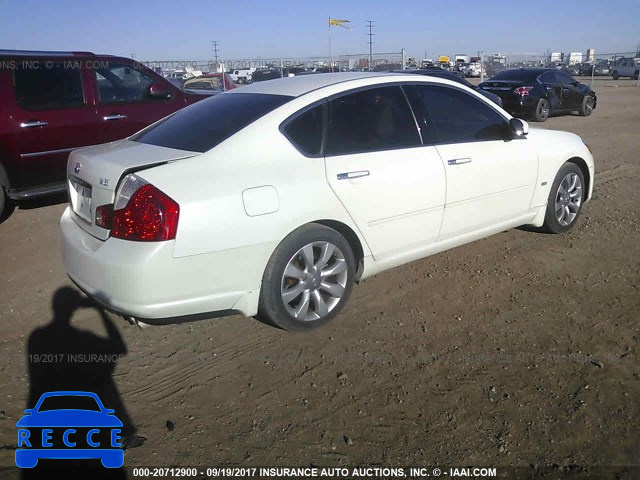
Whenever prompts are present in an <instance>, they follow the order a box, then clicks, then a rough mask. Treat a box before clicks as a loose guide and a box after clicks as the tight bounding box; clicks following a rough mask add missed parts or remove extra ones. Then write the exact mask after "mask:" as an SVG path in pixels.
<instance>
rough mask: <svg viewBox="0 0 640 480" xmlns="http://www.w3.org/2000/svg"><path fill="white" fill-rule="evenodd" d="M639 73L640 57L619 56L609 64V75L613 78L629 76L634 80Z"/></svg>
mask: <svg viewBox="0 0 640 480" xmlns="http://www.w3.org/2000/svg"><path fill="white" fill-rule="evenodd" d="M639 75H640V58H621V59H620V60H618V61H617V62H616V63H614V64H613V65H612V66H611V76H612V77H613V79H614V80H617V79H619V78H620V77H629V78H633V79H634V80H637V79H638V76H639Z"/></svg>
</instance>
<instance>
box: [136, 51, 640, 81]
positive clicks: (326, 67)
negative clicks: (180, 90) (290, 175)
mask: <svg viewBox="0 0 640 480" xmlns="http://www.w3.org/2000/svg"><path fill="white" fill-rule="evenodd" d="M479 57H480V58H481V62H482V65H483V66H484V75H483V77H484V78H490V77H492V76H493V75H495V74H497V73H499V72H500V71H502V70H506V69H510V68H530V67H554V68H558V69H561V70H564V71H566V72H567V73H569V74H571V75H573V76H575V77H590V78H591V82H592V83H596V81H598V80H605V79H609V80H611V79H615V80H617V79H618V78H623V79H624V78H626V77H629V78H634V79H636V80H638V78H637V77H638V75H637V73H636V71H635V70H633V68H636V67H637V70H640V67H639V66H638V65H640V52H614V53H598V54H596V53H595V51H594V50H593V49H589V50H587V52H586V53H582V52H572V53H558V52H550V51H547V52H544V53H540V52H538V53H536V52H529V53H526V52H525V53H522V52H518V53H494V54H486V53H480V54H479ZM437 58H443V57H437ZM444 58H450V59H451V60H452V62H451V67H453V59H454V58H455V57H454V56H449V57H444ZM475 58H476V59H477V58H478V57H475ZM139 63H142V64H144V65H146V66H147V67H149V68H151V69H153V70H155V71H156V72H158V73H161V74H163V75H167V76H171V75H174V76H187V77H188V76H192V75H193V74H195V75H199V74H205V73H211V72H223V71H224V72H228V73H231V74H232V76H233V77H234V80H236V81H237V79H238V78H242V79H246V78H248V77H247V76H246V75H245V76H243V75H242V73H239V71H242V70H245V71H247V70H249V71H253V70H255V69H263V68H272V69H273V68H275V69H280V70H281V71H282V74H283V76H287V75H297V74H299V73H301V72H303V71H320V72H323V71H327V72H328V71H334V72H336V71H366V70H373V71H385V70H395V69H401V68H403V67H407V68H415V67H420V66H421V65H423V59H413V58H407V56H406V55H405V53H404V51H399V52H388V53H374V54H372V55H371V56H370V55H369V54H368V53H358V54H338V55H335V56H333V57H332V58H331V59H329V57H328V56H309V57H273V58H262V57H256V58H244V59H224V60H218V61H216V60H149V61H142V62H139ZM435 63H436V64H440V65H442V66H446V65H445V64H442V63H438V62H435ZM629 72H630V73H629ZM238 75H240V77H238ZM249 78H250V75H249Z"/></svg>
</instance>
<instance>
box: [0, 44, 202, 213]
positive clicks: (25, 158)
mask: <svg viewBox="0 0 640 480" xmlns="http://www.w3.org/2000/svg"><path fill="white" fill-rule="evenodd" d="M208 97H209V95H204V94H196V93H189V92H185V91H183V90H181V89H179V88H178V87H176V86H175V85H173V84H171V83H170V82H169V81H168V80H166V79H165V78H163V77H161V76H160V75H158V74H157V73H156V72H154V71H152V70H151V69H149V68H147V67H145V66H144V65H141V64H140V63H138V62H136V61H134V60H132V59H129V58H121V57H114V56H111V55H95V54H93V53H89V52H33V51H16V50H0V98H2V102H1V103H0V218H1V217H2V216H3V212H5V213H6V212H7V211H8V210H9V206H10V204H11V201H12V200H22V199H28V198H33V197H38V196H43V195H50V194H54V193H59V192H64V191H65V180H66V179H65V174H66V162H67V158H68V157H69V152H71V150H74V149H76V148H79V147H84V146H88V145H96V144H99V143H106V142H110V141H112V140H118V139H121V138H124V137H128V136H129V135H131V134H133V133H135V132H137V131H138V130H140V129H142V128H144V127H146V126H147V125H149V124H151V123H153V122H155V121H156V120H159V119H161V118H163V117H165V116H167V115H169V114H170V113H173V112H175V111H176V110H179V109H180V108H183V107H184V106H186V105H189V104H191V103H194V102H197V101H198V100H201V99H203V98H208Z"/></svg>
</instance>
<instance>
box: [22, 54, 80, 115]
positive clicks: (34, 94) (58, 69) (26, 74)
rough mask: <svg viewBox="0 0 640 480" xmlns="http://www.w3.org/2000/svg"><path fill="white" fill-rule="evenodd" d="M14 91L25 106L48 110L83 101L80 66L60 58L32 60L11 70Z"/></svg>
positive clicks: (26, 107)
mask: <svg viewBox="0 0 640 480" xmlns="http://www.w3.org/2000/svg"><path fill="white" fill-rule="evenodd" d="M14 92H15V95H16V99H17V101H18V104H19V105H20V107H22V108H24V109H25V110H49V109H58V108H72V107H79V106H82V105H84V95H83V92H82V75H81V70H80V69H79V68H72V67H70V66H66V65H65V64H64V63H63V62H56V63H51V62H50V61H49V62H46V64H45V62H37V63H36V62H33V64H32V65H28V66H27V65H24V66H23V65H20V66H18V68H17V69H16V70H15V71H14Z"/></svg>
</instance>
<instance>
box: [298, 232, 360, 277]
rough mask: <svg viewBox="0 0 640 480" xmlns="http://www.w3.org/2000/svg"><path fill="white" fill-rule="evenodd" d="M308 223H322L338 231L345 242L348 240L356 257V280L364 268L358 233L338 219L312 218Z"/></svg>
mask: <svg viewBox="0 0 640 480" xmlns="http://www.w3.org/2000/svg"><path fill="white" fill-rule="evenodd" d="M309 223H317V224H320V225H324V226H325V227H329V228H331V229H333V230H335V231H336V232H338V233H339V234H340V235H342V236H343V237H344V238H345V239H346V240H347V242H349V245H350V246H351V250H352V251H353V255H354V256H355V257H356V276H355V279H356V280H358V279H359V278H360V277H361V276H362V272H363V270H364V262H363V260H364V249H363V248H362V242H361V241H360V238H359V237H358V234H357V233H356V232H355V231H354V230H353V229H352V228H351V227H350V226H349V225H347V224H345V223H342V222H340V221H338V220H329V219H321V220H314V221H313V222H309Z"/></svg>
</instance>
